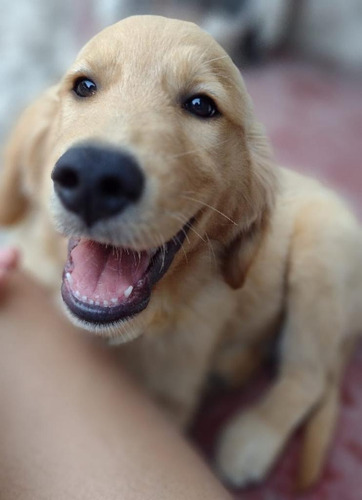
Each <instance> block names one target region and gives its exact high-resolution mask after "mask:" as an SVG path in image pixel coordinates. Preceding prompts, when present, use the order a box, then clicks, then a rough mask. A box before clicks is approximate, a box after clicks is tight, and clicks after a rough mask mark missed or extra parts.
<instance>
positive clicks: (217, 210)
mask: <svg viewBox="0 0 362 500" xmlns="http://www.w3.org/2000/svg"><path fill="white" fill-rule="evenodd" d="M181 196H182V198H185V199H186V200H188V201H194V202H195V203H200V204H201V205H203V206H205V207H207V208H210V209H211V210H213V211H214V212H216V213H217V214H219V215H222V217H225V219H227V220H228V221H229V222H231V223H232V224H234V225H235V226H238V223H237V222H236V221H234V220H233V219H231V218H230V217H229V216H228V215H226V214H224V212H221V211H220V210H219V209H218V208H216V207H214V206H212V205H210V204H209V203H206V201H202V200H198V199H196V198H192V197H190V196H187V195H186V194H181Z"/></svg>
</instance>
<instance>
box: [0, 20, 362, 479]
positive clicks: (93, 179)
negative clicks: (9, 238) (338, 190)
mask: <svg viewBox="0 0 362 500" xmlns="http://www.w3.org/2000/svg"><path fill="white" fill-rule="evenodd" d="M21 219H23V222H22V231H19V235H20V236H21V237H20V238H19V239H20V241H23V242H24V241H25V244H23V251H24V253H25V259H26V264H27V267H28V268H29V269H31V270H32V272H33V273H35V274H36V275H37V276H39V278H40V279H42V280H43V281H45V282H47V283H48V284H49V285H51V286H52V287H54V289H58V287H60V276H61V269H63V268H64V272H63V282H62V285H61V292H62V297H63V301H64V304H65V308H66V310H67V312H68V314H69V317H70V318H71V320H72V321H74V322H75V323H76V324H77V325H79V326H80V327H82V328H85V329H87V330H89V331H91V332H94V333H96V334H97V335H102V336H104V337H106V338H108V339H111V341H112V342H114V343H126V342H129V341H131V340H132V342H130V343H129V344H127V345H124V346H122V348H121V349H120V351H121V355H122V357H123V359H124V361H123V362H124V363H126V364H127V366H129V367H130V369H131V370H132V372H133V373H134V374H135V376H137V377H138V378H139V380H141V381H142V383H143V384H144V386H145V387H146V388H147V389H148V390H149V391H150V392H151V393H152V394H153V395H154V397H155V399H156V400H158V401H159V402H160V403H161V404H162V405H163V406H164V407H165V408H166V409H167V411H168V412H169V413H171V414H172V415H173V417H174V418H175V419H176V420H177V421H178V422H179V423H180V424H185V423H187V422H188V421H189V419H190V418H191V417H192V414H193V412H194V410H195V407H196V405H197V403H198V401H199V398H200V394H201V391H202V388H203V386H204V384H205V382H206V380H207V377H208V375H209V374H210V373H217V374H218V375H219V376H221V377H223V378H224V379H225V380H226V381H227V382H229V383H231V384H233V385H237V384H241V383H242V382H243V380H244V379H245V378H246V377H247V376H248V375H249V373H251V372H252V370H253V368H254V367H255V366H257V365H258V363H259V362H260V360H261V359H262V358H263V351H265V350H266V346H267V345H269V343H270V340H271V339H272V338H273V337H274V336H275V335H276V334H277V333H278V332H280V333H281V341H280V353H279V356H280V361H279V372H278V376H277V378H276V380H275V382H274V384H273V386H272V387H271V389H270V390H269V392H268V393H267V394H266V395H265V397H264V398H263V399H261V401H259V403H258V404H256V405H255V406H254V407H252V408H250V410H249V411H247V412H246V413H245V412H244V413H242V414H237V415H235V416H234V417H233V419H232V420H231V421H230V422H229V424H228V425H227V426H226V428H225V429H224V431H223V433H222V435H221V437H220V442H219V446H218V452H217V467H218V469H219V470H220V472H221V474H222V475H223V476H224V477H225V478H226V479H227V480H228V481H229V482H231V483H233V484H234V485H243V484H246V483H248V482H251V481H258V480H261V479H262V478H263V477H264V476H265V474H266V473H267V472H268V471H269V470H270V467H271V466H272V464H273V463H274V461H275V459H276V457H277V456H278V454H279V453H280V451H281V449H282V448H283V446H284V444H285V442H286V440H287V439H288V437H289V436H290V435H291V433H292V432H293V430H294V429H295V428H296V427H297V426H298V425H299V424H300V423H301V422H302V421H304V420H305V419H309V420H308V424H307V432H306V441H305V453H304V455H303V456H304V458H303V467H302V476H301V482H302V483H303V484H308V483H310V482H311V481H313V480H314V479H316V478H317V476H318V473H319V470H320V465H321V463H322V460H323V456H324V454H325V452H326V449H327V445H328V441H329V436H330V434H331V431H332V428H333V422H334V418H335V415H336V406H337V399H338V386H339V380H340V374H341V370H342V367H343V364H344V362H345V360H346V359H347V355H348V352H349V350H350V346H351V345H352V344H353V341H354V339H355V338H356V334H357V333H358V331H359V330H360V328H361V325H362V307H361V305H362V301H361V297H362V233H361V230H360V227H359V225H358V223H357V222H356V220H355V218H354V217H353V216H352V215H351V214H350V213H349V211H348V210H347V209H346V207H345V206H344V204H343V202H342V201H340V200H339V199H338V197H337V196H335V195H334V194H333V193H332V192H330V191H329V190H327V189H326V188H324V187H322V186H321V185H320V184H319V183H318V182H316V181H314V180H310V179H308V178H305V177H303V176H301V175H298V174H296V173H293V172H291V171H288V170H284V169H282V168H279V167H277V166H275V165H274V164H273V161H272V158H271V155H270V151H269V148H268V144H267V141H266V139H265V137H264V135H263V131H262V129H261V127H260V126H259V124H258V123H257V122H256V120H255V118H254V115H253V110H252V105H251V102H250V99H249V97H248V94H247V92H246V90H245V86H244V83H243V80H242V78H241V76H240V74H239V71H238V69H237V68H236V67H235V66H234V65H233V63H232V61H231V59H230V58H229V57H228V56H227V54H226V53H225V52H224V51H223V50H222V49H221V48H220V46H219V45H218V44H217V43H216V42H215V41H214V40H213V39H212V38H211V37H210V36H209V35H207V34H206V33H204V32H203V31H201V30H200V29H199V28H198V27H197V26H195V25H193V24H190V23H186V22H182V21H176V20H170V19H165V18H162V17H151V16H150V17H148V16H141V17H132V18H128V19H126V20H123V21H122V22H120V23H118V24H115V25H114V26H111V27H109V28H107V29H106V30H104V31H103V32H101V33H100V34H99V35H97V36H96V37H95V38H93V39H92V40H91V41H90V42H89V43H88V44H87V45H86V46H85V47H84V48H83V50H82V51H81V52H80V54H79V56H78V57H77V59H76V61H75V63H74V64H73V66H72V67H71V68H70V69H69V71H68V72H67V73H66V75H65V76H64V78H63V79H62V81H61V82H60V83H59V85H57V86H55V87H54V88H52V89H50V90H49V91H48V92H47V93H45V94H44V95H43V96H42V97H41V98H40V99H39V100H38V101H37V102H36V103H35V104H33V105H32V106H31V107H30V108H29V109H28V110H27V111H26V112H25V113H24V115H23V117H22V118H21V120H20V122H19V124H18V126H17V128H16V130H15V131H14V134H13V136H12V138H11V140H10V143H9V147H8V149H7V152H6V156H5V163H4V168H3V171H2V181H1V190H0V221H1V223H2V224H7V225H10V224H14V223H16V222H19V221H20V220H21ZM56 231H57V232H56ZM67 240H69V242H68V250H67V249H66V241H67Z"/></svg>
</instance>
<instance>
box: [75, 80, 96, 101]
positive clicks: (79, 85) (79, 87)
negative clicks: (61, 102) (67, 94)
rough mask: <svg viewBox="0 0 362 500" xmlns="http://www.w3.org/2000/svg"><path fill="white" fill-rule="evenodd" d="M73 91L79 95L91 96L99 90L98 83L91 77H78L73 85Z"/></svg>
mask: <svg viewBox="0 0 362 500" xmlns="http://www.w3.org/2000/svg"><path fill="white" fill-rule="evenodd" d="M73 91H74V92H75V93H76V94H77V96H79V97H91V96H92V95H93V94H95V93H96V92H97V85H96V84H95V83H94V82H93V80H91V79H90V78H85V77H81V78H77V79H76V81H75V82H74V85H73Z"/></svg>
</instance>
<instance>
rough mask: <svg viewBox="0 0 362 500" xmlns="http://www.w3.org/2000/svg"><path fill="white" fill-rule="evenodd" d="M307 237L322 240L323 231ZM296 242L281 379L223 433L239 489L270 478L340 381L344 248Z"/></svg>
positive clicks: (231, 477) (229, 470) (223, 458)
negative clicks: (338, 265)
mask: <svg viewBox="0 0 362 500" xmlns="http://www.w3.org/2000/svg"><path fill="white" fill-rule="evenodd" d="M304 236H305V239H306V238H307V237H308V236H309V237H311V236H313V237H314V241H313V243H314V244H316V243H318V234H317V232H316V233H314V235H310V234H309V235H304ZM298 243H299V244H298V245H295V247H294V248H292V253H291V258H290V267H289V274H288V283H287V295H286V308H287V317H286V322H285V325H284V331H283V336H282V345H281V354H280V358H281V359H280V367H279V375H278V378H277V380H276V381H275V383H274V385H273V386H272V387H271V389H270V390H269V392H268V393H267V394H266V396H265V397H264V398H263V399H262V400H261V401H260V402H259V403H258V404H257V405H256V406H254V407H253V408H252V409H250V410H249V411H247V412H245V413H243V414H239V415H236V416H235V417H234V418H233V419H232V420H231V421H230V423H229V424H228V425H227V426H226V428H225V429H224V431H223V433H222V435H221V439H220V443H219V448H218V454H217V463H218V468H219V469H220V471H221V473H222V475H223V476H224V477H225V478H226V479H227V480H228V481H229V482H231V483H233V484H234V485H238V486H241V485H245V484H248V483H252V482H257V481H260V480H261V479H263V478H264V477H265V475H266V474H267V473H268V471H269V470H270V468H271V466H272V465H273V464H274V462H275V459H276V458H277V456H278V455H279V453H280V451H281V450H282V448H283V446H284V444H285V443H286V441H287V439H288V437H289V436H290V435H291V433H292V432H293V431H294V430H295V428H296V427H297V426H298V425H299V424H300V423H301V422H302V421H303V419H305V417H306V416H307V415H308V414H309V413H310V412H311V411H312V409H313V408H314V407H315V406H316V405H317V404H318V403H319V402H320V401H321V399H322V397H323V396H324V394H325V391H326V386H327V385H326V382H327V380H330V379H333V377H335V374H334V371H335V370H336V369H337V368H336V367H338V366H339V364H340V363H339V357H340V355H341V346H342V337H343V334H344V333H345V330H346V327H347V325H346V314H345V309H346V307H345V304H344V302H345V296H344V293H345V292H344V290H345V289H346V285H345V283H343V279H342V277H341V275H340V274H339V275H337V274H336V273H335V272H333V270H334V269H333V266H334V265H335V259H337V257H338V253H337V250H338V249H337V248H335V249H333V250H335V252H333V251H332V252H331V246H333V242H332V241H325V243H324V245H322V244H321V246H320V248H315V247H314V248H313V247H312V245H311V244H309V245H308V244H307V242H306V241H300V240H299V242H298ZM336 256H337V257H336ZM322 257H323V258H322ZM342 257H343V256H341V258H342ZM337 260H338V259H337Z"/></svg>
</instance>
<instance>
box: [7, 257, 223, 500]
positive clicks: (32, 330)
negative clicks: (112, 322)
mask: <svg viewBox="0 0 362 500" xmlns="http://www.w3.org/2000/svg"><path fill="white" fill-rule="evenodd" d="M17 260H18V256H17V252H16V250H12V249H7V250H0V332H1V335H0V401H1V413H0V497H1V498H4V499H6V500H13V499H14V500H15V499H17V500H31V499H36V500H42V499H49V498H51V499H52V500H61V499H64V500H65V499H66V500H70V499H72V500H73V499H74V500H80V499H89V498H97V499H100V500H103V499H104V500H108V499H115V498H117V499H119V498H122V500H128V499H132V500H138V499H142V500H148V499H149V500H151V499H152V500H153V499H157V500H163V499H168V500H169V499H173V500H178V499H188V500H193V499H195V500H196V499H200V500H201V499H205V498H207V499H210V500H212V499H218V500H222V499H225V500H226V499H228V498H230V497H229V495H228V493H227V492H226V491H225V490H224V489H223V487H222V486H221V485H220V484H219V483H218V481H217V480H216V479H215V478H214V476H213V475H212V473H211V472H210V471H209V470H208V469H207V467H206V466H205V465H204V464H203V462H202V461H201V459H200V458H199V457H198V456H197V454H196V453H195V452H194V451H193V450H192V449H191V447H190V446H189V445H188V444H187V443H186V442H185V441H184V440H183V438H182V437H181V436H180V435H179V434H178V433H177V431H176V430H175V429H174V428H173V427H172V426H171V425H170V424H169V423H168V422H167V421H166V420H164V418H163V416H162V415H161V414H160V413H159V412H158V410H157V409H156V408H155V407H154V406H153V405H152V403H151V402H150V401H148V400H147V399H146V396H144V395H143V394H141V393H140V392H139V390H138V388H136V387H134V386H133V383H132V382H131V381H130V380H129V379H128V377H127V375H126V374H125V373H124V372H123V371H122V368H121V367H120V366H119V361H117V359H116V356H114V351H112V350H111V349H108V348H107V347H105V346H104V345H103V344H100V343H99V342H98V341H94V340H92V339H89V338H88V337H85V336H82V335H81V334H80V332H79V331H77V330H75V328H74V327H72V326H70V325H69V324H68V323H67V321H66V320H65V319H63V317H62V315H61V314H59V313H58V311H57V310H56V309H55V308H54V306H53V304H52V303H51V301H50V299H49V298H48V296H47V294H46V292H45V291H44V290H43V289H41V288H40V287H39V286H38V285H36V284H34V283H33V282H32V281H31V280H30V279H29V278H28V277H27V276H25V275H24V274H23V273H21V272H19V271H17V270H13V269H14V267H16V263H17Z"/></svg>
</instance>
